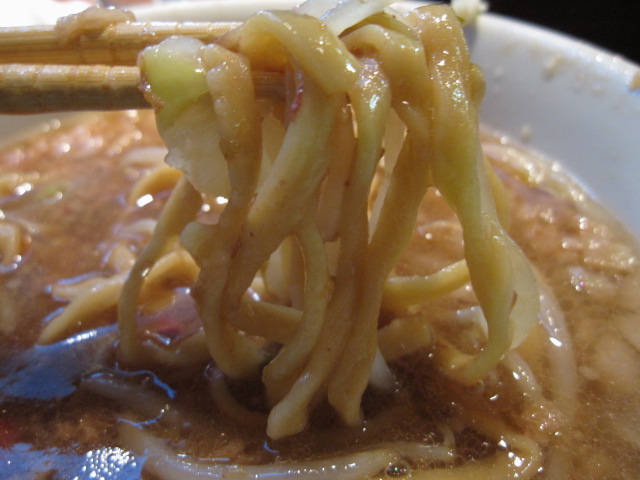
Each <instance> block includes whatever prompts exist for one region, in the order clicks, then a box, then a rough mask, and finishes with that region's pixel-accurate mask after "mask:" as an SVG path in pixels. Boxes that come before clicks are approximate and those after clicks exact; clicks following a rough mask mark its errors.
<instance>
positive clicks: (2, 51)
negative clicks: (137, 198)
mask: <svg viewBox="0 0 640 480" xmlns="http://www.w3.org/2000/svg"><path fill="white" fill-rule="evenodd" d="M235 25H238V24H237V23H232V22H226V23H195V22H187V23H177V22H160V23H157V22H151V23H150V22H147V23H138V22H133V23H118V24H115V25H111V26H109V27H107V28H105V29H103V30H102V31H100V32H98V33H95V34H83V35H80V36H78V37H77V38H72V39H66V38H63V37H61V36H60V35H59V34H58V33H57V32H56V31H55V27H53V26H39V27H4V28H0V62H2V63H3V65H0V113H5V114H7V113H9V114H24V113H42V112H53V111H75V110H121V109H141V108H150V107H151V105H150V104H149V103H148V101H147V100H146V99H145V97H144V95H143V94H142V92H141V91H140V84H141V74H140V70H139V69H138V68H137V67H136V66H135V65H136V62H137V58H138V54H139V53H140V51H141V50H143V49H144V48H145V47H147V46H150V45H156V44H158V43H160V42H161V41H162V40H164V39H165V38H168V37H170V36H173V35H188V36H191V37H195V38H198V39H200V40H202V41H203V42H205V43H207V42H213V41H215V40H216V39H219V38H220V36H222V35H223V34H224V33H226V32H228V31H229V29H231V28H232V27H234V26H235ZM254 84H255V85H256V90H257V93H258V94H259V95H270V96H283V79H282V74H279V73H268V72H265V73H260V74H257V75H255V76H254Z"/></svg>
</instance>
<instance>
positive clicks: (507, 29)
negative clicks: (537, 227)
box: [0, 0, 640, 237]
mask: <svg viewBox="0 0 640 480" xmlns="http://www.w3.org/2000/svg"><path fill="white" fill-rule="evenodd" d="M294 3H295V2H294V1H292V0H261V1H255V0H205V1H198V2H169V3H167V4H164V5H160V6H155V7H152V8H146V9H145V8H142V9H138V10H137V11H136V14H137V16H138V18H139V19H154V20H171V19H174V20H194V21H195V20H197V21H202V20H212V21H213V20H241V19H243V18H245V17H246V16H247V15H249V14H251V13H252V12H254V11H255V10H257V9H274V8H275V9H278V8H289V7H291V6H293V5H294ZM417 3H418V2H401V4H402V5H401V6H402V8H407V7H411V6H415V5H416V4H417ZM468 40H469V44H470V47H471V50H472V54H473V58H474V61H475V62H476V63H478V64H479V65H480V66H481V67H482V69H483V70H484V72H485V75H486V77H487V84H488V88H487V95H486V99H485V102H484V107H483V111H482V122H483V123H484V125H486V126H487V127H489V128H490V129H492V130H495V131H498V132H500V133H502V134H504V135H506V136H508V137H510V138H511V139H512V140H514V141H516V142H519V143H521V144H523V145H524V146H526V147H528V148H530V149H532V150H534V151H535V152H537V153H539V154H541V155H543V156H545V157H548V158H549V159H552V160H555V161H558V162H560V164H562V165H563V166H564V167H565V168H566V169H567V170H569V171H570V172H571V173H572V174H573V175H574V176H575V177H576V178H577V179H578V180H579V181H580V182H581V183H582V184H583V185H584V186H585V187H586V189H587V191H589V192H590V193H591V194H592V195H593V196H594V197H596V198H597V199H598V200H600V201H601V202H602V203H603V204H604V205H605V206H607V207H608V208H609V209H610V210H612V211H613V212H614V213H615V215H617V216H618V217H619V219H620V220H622V221H623V222H624V223H625V224H626V225H627V226H628V227H629V228H630V229H631V230H632V231H633V232H634V233H635V234H636V235H637V236H639V237H640V214H639V213H640V212H639V209H640V207H639V206H640V188H638V186H639V185H640V68H639V67H638V66H636V65H634V64H632V63H630V62H627V61H625V60H624V59H623V58H621V57H618V56H616V55H613V54H611V53H608V52H605V51H603V50H600V49H597V48H595V47H593V46H591V45H589V44H587V43H585V42H581V41H578V40H576V39H572V38H568V37H566V36H563V35H560V34H557V33H555V32H552V31H549V30H546V29H543V28H539V27H536V26H533V25H529V24H526V23H522V22H519V21H514V20H512V19H508V18H504V17H500V16H497V15H492V14H485V15H482V16H481V17H480V18H479V19H478V21H477V22H476V24H475V25H474V26H472V27H471V28H469V29H468ZM18 120H19V121H17V119H16V118H14V117H10V118H6V117H0V132H10V131H11V132H12V131H15V130H16V129H22V128H24V126H25V124H26V125H30V124H32V123H33V122H34V121H36V118H22V119H18ZM5 134H6V133H5ZM0 140H1V134H0Z"/></svg>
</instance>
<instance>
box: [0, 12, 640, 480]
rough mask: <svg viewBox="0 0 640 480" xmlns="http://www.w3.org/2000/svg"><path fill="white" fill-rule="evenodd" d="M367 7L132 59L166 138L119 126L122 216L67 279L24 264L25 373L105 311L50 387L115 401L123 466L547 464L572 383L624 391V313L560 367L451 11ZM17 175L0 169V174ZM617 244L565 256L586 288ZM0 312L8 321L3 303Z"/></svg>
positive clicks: (178, 42)
mask: <svg viewBox="0 0 640 480" xmlns="http://www.w3.org/2000/svg"><path fill="white" fill-rule="evenodd" d="M391 3H392V2H390V1H387V0H372V1H368V2H362V1H359V0H347V1H336V0H310V1H308V2H305V3H303V4H302V5H300V6H299V7H297V8H296V9H294V10H292V11H265V12H259V13H257V14H255V15H254V16H252V17H250V18H249V19H248V20H247V21H246V22H244V23H243V24H241V25H239V26H238V27H237V28H234V29H232V30H230V31H229V32H228V33H226V34H225V35H224V36H222V37H221V38H220V39H219V40H218V41H216V42H215V43H213V44H209V45H204V44H202V43H201V42H199V41H197V40H194V39H191V38H183V37H173V38H170V39H167V40H165V41H163V42H162V43H160V44H159V45H156V46H153V47H149V48H148V49H146V50H145V51H144V52H142V54H141V56H140V58H139V66H140V68H141V72H142V74H143V85H142V89H143V90H144V92H145V95H147V98H148V99H149V101H150V102H151V103H152V104H153V105H154V107H155V121H156V125H157V129H158V131H159V133H160V135H161V137H162V140H163V141H164V142H165V143H166V145H167V147H168V149H165V148H164V147H159V146H157V145H153V144H151V145H144V144H143V145H137V144H136V145H133V146H132V147H130V148H129V147H128V146H125V145H127V144H128V142H130V143H132V144H134V143H135V142H134V141H133V140H132V138H134V137H135V135H136V134H135V133H131V134H129V135H130V136H129V137H126V136H125V137H122V138H124V140H123V139H122V138H121V139H120V145H119V146H118V149H120V150H122V152H123V153H122V155H121V156H120V158H119V159H118V160H117V167H118V170H119V171H121V172H123V175H124V176H125V177H126V185H127V187H126V192H120V193H121V194H122V195H121V197H120V198H119V200H118V201H119V202H120V205H121V207H122V209H123V212H124V213H122V215H120V216H119V217H118V218H117V219H116V220H114V221H113V223H112V224H109V225H110V226H108V227H105V230H108V229H111V231H110V233H109V235H108V237H109V239H108V240H103V239H102V238H100V239H99V241H95V242H94V243H96V244H98V245H99V248H98V250H99V252H98V254H94V256H98V257H99V259H98V260H97V261H95V262H94V264H90V266H89V267H88V270H87V271H88V272H89V273H86V274H83V275H81V276H74V277H73V278H70V277H71V274H70V275H69V276H68V277H64V276H62V277H61V278H62V280H61V279H60V277H57V278H53V279H49V278H47V280H46V281H47V282H48V283H47V291H48V294H49V295H50V297H51V299H52V300H53V302H52V303H51V305H53V307H54V308H51V310H53V313H50V312H51V310H50V311H49V316H48V317H47V319H46V323H45V326H44V328H42V330H41V331H40V332H39V333H36V335H38V338H37V343H38V344H39V345H38V346H37V347H35V348H36V355H35V357H36V358H39V359H41V360H39V361H38V362H36V364H37V365H36V366H34V367H33V368H34V370H36V371H38V368H41V367H40V365H45V366H46V365H49V364H52V363H53V364H55V362H56V357H55V355H57V354H56V352H57V351H58V350H57V349H58V348H62V347H65V346H71V345H72V344H75V343H81V342H82V336H83V335H85V333H81V334H78V332H85V331H88V332H86V335H87V336H91V335H94V333H91V332H92V331H93V330H94V329H99V328H100V327H101V326H103V325H105V324H107V323H111V322H112V321H115V319H116V317H117V323H118V327H119V328H118V331H119V336H118V339H117V341H116V342H115V343H114V350H113V357H111V356H108V355H107V354H105V353H104V352H103V353H101V354H100V358H99V359H97V360H96V361H95V362H94V363H91V360H90V359H86V358H85V356H82V358H80V357H79V358H78V365H76V366H75V368H76V369H77V371H78V372H82V373H81V374H76V373H75V372H76V370H74V374H73V375H70V376H71V377H73V378H72V380H71V381H72V382H73V384H72V385H67V386H66V388H67V390H65V391H68V390H71V391H75V390H76V389H77V392H76V393H74V395H73V397H72V398H73V400H71V402H74V401H76V400H75V399H76V398H79V399H80V400H77V401H78V402H81V401H83V400H82V399H84V401H86V399H88V402H89V403H91V402H95V403H96V405H97V406H96V409H101V408H103V409H104V410H107V411H108V412H114V411H115V412H116V414H115V415H111V416H105V417H100V418H105V419H108V421H109V426H108V427H105V428H109V429H110V430H109V431H110V437H109V442H113V444H114V445H118V446H121V447H124V448H126V449H128V450H129V451H130V452H132V453H131V454H132V455H134V454H135V456H136V459H143V461H144V467H143V468H144V475H145V476H146V475H150V476H151V478H158V479H160V480H164V479H188V478H203V477H204V478H238V479H245V478H246V479H249V478H252V479H256V478H283V479H284V478H290V477H297V478H317V479H324V478H339V479H350V478H353V479H356V478H357V479H360V478H386V477H395V476H399V477H407V478H415V479H422V478H424V479H425V480H426V479H449V478H450V479H456V480H461V479H475V478H499V479H503V478H504V479H507V478H514V479H515V478H517V479H535V478H565V477H566V476H567V475H568V474H569V473H568V472H571V470H572V466H573V463H574V461H575V455H574V454H573V452H572V451H571V445H572V442H576V441H578V440H580V437H579V434H578V433H575V432H574V431H573V430H571V428H573V426H574V425H575V424H576V422H580V421H581V419H584V417H585V415H587V414H586V413H584V412H582V409H581V408H580V405H581V401H582V400H584V398H583V397H581V395H584V393H582V390H581V389H582V388H584V383H585V380H584V378H589V379H590V380H589V381H590V382H592V383H593V382H596V381H598V380H599V379H601V378H602V377H601V376H603V375H604V376H606V377H607V379H608V380H609V381H610V382H613V383H616V384H620V385H617V386H616V388H617V391H619V392H622V393H621V395H626V396H629V397H631V396H632V389H633V388H634V386H635V384H630V385H628V386H625V385H623V383H624V379H625V378H626V376H627V375H629V374H630V373H631V374H633V375H636V376H640V373H639V372H638V369H637V367H636V366H635V363H634V362H635V360H637V358H636V357H637V356H638V352H639V350H640V340H638V338H639V337H638V335H637V334H634V331H633V328H634V326H633V325H634V324H633V322H632V320H633V319H632V317H631V316H629V317H626V316H624V315H625V313H624V312H621V313H619V315H620V316H619V317H616V319H615V321H612V322H611V323H612V324H615V328H618V329H620V330H621V331H624V332H627V337H628V338H627V339H626V340H622V339H621V338H619V337H618V336H616V335H615V334H614V333H612V331H609V330H606V329H604V330H603V334H602V335H601V336H599V337H598V338H597V340H594V341H593V342H591V343H592V345H591V346H590V347H589V348H590V350H589V352H590V354H591V355H590V356H589V361H588V362H582V363H580V362H579V361H578V359H577V357H576V356H575V353H574V352H575V348H574V343H576V339H575V338H574V337H573V335H574V332H573V331H571V328H572V327H571V325H573V324H571V323H570V320H569V319H565V316H566V314H565V312H566V308H564V305H563V300H564V299H560V297H558V296H557V295H559V294H557V293H556V292H555V290H554V287H552V286H550V285H549V284H548V281H549V280H548V275H546V274H544V273H543V272H541V271H538V266H537V264H536V271H535V276H534V271H533V269H532V267H531V266H530V265H529V258H527V257H526V256H525V254H524V253H523V251H522V250H521V248H520V246H519V244H520V243H521V242H522V239H521V238H519V239H518V243H516V240H514V239H512V237H511V236H510V235H509V233H508V232H511V231H512V230H511V227H512V225H513V224H517V223H518V222H522V220H521V218H520V217H518V212H516V211H515V210H514V209H513V208H512V200H513V199H514V197H515V196H517V192H518V191H519V190H518V188H521V187H514V186H513V185H510V182H520V183H521V184H523V185H526V186H527V188H529V189H531V190H535V188H536V184H535V182H534V180H533V178H532V176H533V175H532V174H531V172H530V171H529V170H528V167H527V166H526V165H522V164H521V163H519V162H518V161H517V159H512V158H508V159H503V160H502V163H504V165H503V164H501V161H500V160H498V161H496V157H500V156H501V155H503V154H502V153H501V150H499V148H498V147H497V146H493V147H490V148H488V149H487V151H486V152H483V150H482V147H481V134H480V132H479V126H478V112H479V109H480V105H481V101H482V96H483V93H484V78H483V75H482V72H481V71H480V69H479V68H478V67H477V66H475V65H474V64H473V63H472V62H471V60H470V58H469V52H468V50H467V46H466V43H465V39H464V35H463V31H462V25H461V21H460V19H459V18H458V16H457V15H456V12H455V11H454V10H453V9H452V8H451V7H449V6H446V5H426V6H422V7H420V8H418V9H416V10H414V11H411V12H408V13H406V14H401V13H399V12H396V11H394V10H391V9H388V8H387V7H388V6H389V5H390V4H391ZM476 13H477V12H474V11H467V12H466V13H465V15H466V16H467V17H469V18H472V17H473V15H475V14H476ZM69 25H70V26H71V27H73V28H74V29H75V28H78V29H79V32H82V28H83V27H82V25H81V24H76V19H74V20H73V22H70V23H69ZM80 34H81V33H79V35H80ZM265 78H268V79H270V81H271V80H273V79H277V83H278V85H277V87H274V86H273V85H270V87H269V88H268V89H264V88H261V87H260V85H261V80H260V79H265ZM256 79H257V81H256ZM272 83H273V82H272ZM123 115H129V116H131V117H132V116H134V114H123ZM122 118H123V117H117V121H119V120H118V119H120V120H121V119H122ZM117 121H116V123H117ZM140 136H141V137H142V135H140ZM96 143H99V142H96ZM485 153H491V155H490V156H491V157H492V160H491V162H490V161H489V158H488V156H485ZM165 154H166V164H163V163H161V157H163V156H164V155H165ZM505 155H506V154H505ZM496 165H497V167H496ZM37 178H38V176H37V175H35V176H33V177H31V176H29V175H28V174H16V175H3V176H2V177H1V178H0V187H2V192H0V193H2V194H3V195H5V194H6V195H10V194H11V193H10V192H11V191H13V190H15V189H16V188H18V187H19V185H21V184H23V183H28V182H31V181H32V180H33V181H34V182H35V181H36V179H37ZM551 183H552V184H553V182H551ZM558 188H559V187H558ZM5 190H6V192H5ZM514 192H516V193H514ZM558 197H561V195H560V194H558ZM529 203H533V204H535V201H534V202H529ZM520 204H527V202H526V201H521V202H520ZM520 204H518V205H520ZM21 222H22V220H19V219H18V220H14V219H13V218H5V217H4V216H3V217H0V255H1V257H0V261H1V263H2V268H3V269H9V268H11V267H10V263H11V262H14V261H20V257H21V255H23V254H24V253H25V252H27V253H28V251H27V249H26V246H27V244H28V240H27V239H25V238H23V237H22V233H23V230H26V227H24V228H23V225H26V224H25V223H21ZM105 223H106V222H105ZM525 225H526V223H525ZM528 233H530V232H527V234H528ZM98 235H101V233H100V234H97V235H96V236H98ZM520 236H521V237H522V233H520ZM514 238H515V236H514ZM430 241H433V245H436V246H437V247H438V248H437V249H436V250H430V244H429V242H430ZM522 243H525V242H522ZM566 244H568V243H566ZM564 245H565V243H563V247H564ZM89 247H91V248H93V245H91V244H88V247H87V248H89ZM575 248H576V249H577V248H582V247H581V246H576V247H575ZM531 250H534V251H536V250H535V249H531ZM527 255H529V251H527ZM632 255H633V250H632V249H631V247H627V246H626V245H625V244H623V243H615V242H614V243H613V244H612V246H610V247H606V248H605V247H602V248H600V249H599V250H598V251H596V252H592V251H590V252H589V253H585V254H581V258H582V259H583V260H584V269H582V270H581V269H580V268H581V267H580V266H576V265H574V264H573V263H570V262H566V264H567V265H571V266H572V267H571V268H573V273H572V278H577V279H578V280H580V281H581V282H582V283H580V286H581V287H584V288H585V289H587V290H588V289H591V290H593V291H595V290H597V289H598V288H600V287H602V285H604V284H605V283H606V282H604V280H602V278H601V277H600V276H598V275H599V274H600V270H602V271H605V272H607V273H608V274H610V275H611V276H612V277H614V278H622V277H623V276H625V275H630V274H631V272H632V271H633V261H632V259H631V258H630V257H631V256H632ZM60 262H61V263H63V262H64V259H62V260H61V261H60ZM95 264H98V266H97V267H95ZM60 271H63V272H64V271H66V270H65V269H62V268H61V269H60ZM607 285H608V286H615V285H617V284H616V283H615V282H614V281H611V282H610V283H608V284H606V285H605V286H604V287H602V289H603V291H604V290H606V287H607ZM612 288H613V287H611V288H610V289H609V290H606V291H608V292H611V291H612ZM626 288H627V290H625V294H624V295H625V296H624V298H623V300H624V299H627V300H626V301H627V302H629V303H630V304H633V302H631V300H629V297H630V296H632V293H630V291H629V289H630V288H631V287H628V286H627V287H626ZM14 291H15V290H14ZM0 296H1V297H2V303H3V304H4V303H5V293H4V292H3V293H1V294H0ZM59 302H64V306H63V307H62V308H59V307H60V305H59ZM634 305H635V304H634ZM621 310H622V309H621ZM627 310H631V308H628V309H627ZM116 311H117V312H116ZM1 314H2V317H1V318H0V331H2V332H12V331H13V330H15V329H16V328H18V327H17V324H18V320H17V319H18V317H19V315H20V310H19V309H16V311H15V312H14V311H12V309H11V308H9V307H7V308H4V307H3V309H2V313H1ZM607 328H609V327H607ZM611 328H613V327H611ZM107 341H111V338H110V337H109V338H106V337H105V339H101V342H107ZM101 344H102V343H101ZM101 348H102V347H101ZM612 348H615V349H616V350H619V351H621V352H622V353H621V355H622V360H623V361H624V362H625V363H624V365H623V367H624V368H625V370H624V371H619V370H618V367H619V365H618V364H617V363H615V364H614V363H613V359H612V358H610V357H609V356H608V352H610V351H611V350H612ZM101 351H102V350H101ZM60 355H62V354H60ZM25 356H27V355H25ZM42 359H44V360H42ZM617 360H618V359H616V361H617ZM21 361H22V360H20V359H18V360H17V361H16V363H15V365H17V366H12V365H13V364H10V366H9V367H8V368H9V369H11V368H13V369H15V370H16V371H17V370H19V369H20V368H22V367H21V364H20V362H21ZM82 362H87V363H86V364H84V363H82ZM151 372H154V373H151ZM585 372H587V374H585ZM45 374H46V371H45ZM160 378H162V379H163V380H160ZM164 379H167V380H164ZM1 381H2V376H0V382H1ZM165 381H166V382H167V383H164V382H165ZM9 382H11V380H9ZM586 383H589V382H586ZM0 385H2V384H1V383H0ZM169 385H172V386H171V387H170V386H169ZM173 385H176V387H175V389H174V387H173ZM589 385H591V384H589ZM18 386H20V384H19V383H18ZM12 388H13V387H12ZM593 388H594V390H595V387H593ZM54 395H55V394H54ZM54 398H55V396H54ZM616 398H617V397H616ZM64 401H66V399H62V400H61V404H62V405H66V403H62V402H64ZM71 406H72V407H73V406H74V405H73V403H71ZM65 408H66V407H65ZM114 417H115V418H117V419H118V420H117V426H114V425H113V424H114V422H113V420H114ZM1 420H2V417H1V416H0V427H2V423H1ZM104 421H105V422H106V421H107V420H104ZM608 422H609V423H610V424H611V425H616V428H617V430H620V432H621V433H619V434H618V435H619V436H620V437H621V438H623V441H624V442H626V443H627V444H630V445H632V447H629V448H630V449H633V448H637V446H638V443H639V440H638V435H637V434H635V433H634V431H633V428H632V427H626V426H622V425H621V420H620V419H619V418H612V419H610V420H608ZM80 423H82V419H81V422H80ZM87 423H88V422H87ZM56 425H58V424H56ZM60 428H61V429H62V427H60ZM96 430H98V431H101V430H100V428H96ZM565 432H567V433H565ZM0 433H1V432H0ZM87 435H88V434H87ZM90 438H91V437H90ZM0 441H1V436H0ZM199 442H202V443H204V444H205V446H204V447H200V446H199ZM599 442H601V441H600V440H597V441H594V442H593V444H591V445H589V447H588V448H589V449H591V450H590V451H597V449H598V447H599V446H600V445H601V443H599ZM98 443H99V442H98ZM1 447H2V445H1V443H0V451H1ZM585 448H586V447H585ZM136 461H137V460H136ZM52 468H53V467H52ZM145 478H146V477H145Z"/></svg>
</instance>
